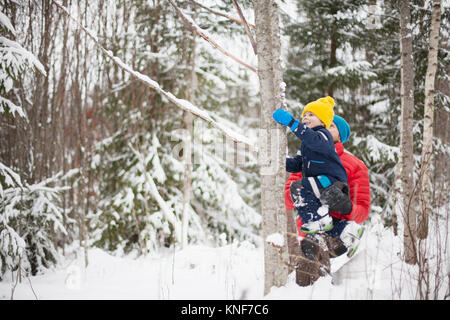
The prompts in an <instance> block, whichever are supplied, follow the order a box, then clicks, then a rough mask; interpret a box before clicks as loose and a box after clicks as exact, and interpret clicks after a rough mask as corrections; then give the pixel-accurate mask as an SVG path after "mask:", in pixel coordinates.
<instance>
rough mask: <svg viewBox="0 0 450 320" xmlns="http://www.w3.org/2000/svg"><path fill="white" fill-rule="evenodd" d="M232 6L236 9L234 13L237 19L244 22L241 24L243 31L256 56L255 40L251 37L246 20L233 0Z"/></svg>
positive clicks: (235, 0)
mask: <svg viewBox="0 0 450 320" xmlns="http://www.w3.org/2000/svg"><path fill="white" fill-rule="evenodd" d="M233 5H234V7H235V8H236V11H237V12H238V14H239V17H241V20H242V21H243V22H244V23H243V25H244V29H245V32H246V33H247V36H248V38H249V39H250V43H251V44H252V47H253V52H254V53H255V54H257V50H256V42H255V39H253V35H252V32H251V31H250V27H249V26H248V23H247V20H245V17H244V15H243V14H242V10H241V8H240V7H239V5H238V3H237V0H233Z"/></svg>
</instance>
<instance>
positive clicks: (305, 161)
mask: <svg viewBox="0 0 450 320" xmlns="http://www.w3.org/2000/svg"><path fill="white" fill-rule="evenodd" d="M294 133H295V135H296V136H297V138H299V139H300V140H301V141H302V144H301V146H300V150H299V152H298V153H297V155H296V156H295V157H294V158H286V171H288V172H291V173H296V172H300V171H302V176H303V177H317V176H319V175H325V176H327V177H328V178H329V179H330V180H331V183H333V182H335V181H336V180H339V181H342V182H345V183H347V172H346V171H345V168H344V166H343V165H342V162H341V160H340V159H339V156H338V154H337V153H336V148H335V146H334V142H333V137H332V136H331V133H330V132H329V131H328V130H327V129H325V128H324V127H322V126H318V127H315V128H312V129H310V128H308V127H306V126H305V125H303V124H302V123H299V124H298V127H297V129H295V131H294Z"/></svg>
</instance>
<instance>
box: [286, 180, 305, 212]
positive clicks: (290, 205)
mask: <svg viewBox="0 0 450 320" xmlns="http://www.w3.org/2000/svg"><path fill="white" fill-rule="evenodd" d="M301 178H302V173H301V172H297V173H291V174H290V175H289V178H288V180H287V182H286V184H285V186H284V203H285V206H286V210H291V209H294V204H293V203H292V199H291V191H290V187H291V183H292V182H294V181H295V180H299V179H301Z"/></svg>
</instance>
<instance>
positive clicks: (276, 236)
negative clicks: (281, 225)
mask: <svg viewBox="0 0 450 320" xmlns="http://www.w3.org/2000/svg"><path fill="white" fill-rule="evenodd" d="M266 241H267V242H268V243H272V244H273V245H275V246H277V247H282V246H284V237H283V235H282V234H281V233H272V234H269V235H268V236H267V238H266Z"/></svg>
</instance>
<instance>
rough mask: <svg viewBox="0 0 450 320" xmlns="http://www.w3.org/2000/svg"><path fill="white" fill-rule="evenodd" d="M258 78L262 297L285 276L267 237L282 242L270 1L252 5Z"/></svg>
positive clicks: (276, 51)
mask: <svg viewBox="0 0 450 320" xmlns="http://www.w3.org/2000/svg"><path fill="white" fill-rule="evenodd" d="M254 10H255V25H256V45H257V52H258V76H259V84H260V99H261V109H260V111H261V112H260V131H259V141H258V145H259V166H260V178H261V210H262V219H263V226H262V227H263V240H264V270H265V271H264V272H265V273H264V294H267V293H269V291H270V288H271V287H272V286H282V285H284V284H285V283H286V280H287V275H288V265H287V261H288V253H287V247H286V245H284V246H282V247H281V248H275V247H273V246H271V245H270V244H268V243H267V241H265V240H266V239H267V236H269V235H272V234H281V235H282V236H283V238H284V244H286V243H287V241H286V215H285V214H286V210H285V209H284V183H285V163H286V128H284V127H281V126H280V125H278V124H277V123H276V122H275V121H274V120H273V118H272V114H273V112H274V111H275V110H276V109H277V108H279V107H282V106H283V105H284V83H283V72H282V68H281V43H280V27H279V17H278V7H277V5H276V4H275V1H274V0H256V1H255V2H254Z"/></svg>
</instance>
